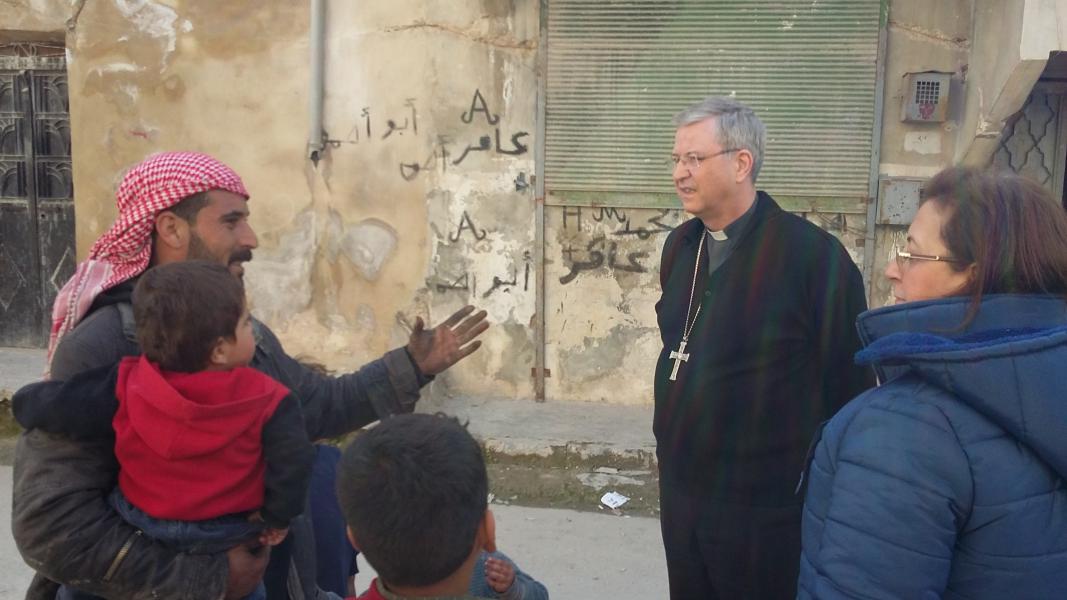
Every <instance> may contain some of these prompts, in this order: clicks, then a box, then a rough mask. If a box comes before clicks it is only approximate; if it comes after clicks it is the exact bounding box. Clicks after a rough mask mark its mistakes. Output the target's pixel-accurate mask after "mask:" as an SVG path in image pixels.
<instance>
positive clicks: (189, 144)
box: [0, 0, 538, 398]
mask: <svg viewBox="0 0 1067 600" xmlns="http://www.w3.org/2000/svg"><path fill="white" fill-rule="evenodd" d="M327 4H328V10H329V12H328V26H327V34H326V48H327V65H326V66H327V76H326V84H325V88H326V106H325V113H326V115H325V116H326V120H325V129H326V131H327V133H328V137H329V140H330V142H329V147H328V150H327V152H326V153H325V155H324V159H323V160H322V161H321V162H320V163H319V164H318V165H317V166H315V165H312V163H311V162H310V161H308V160H307V159H306V158H305V147H306V143H307V139H306V131H307V106H308V91H307V88H308V74H309V72H310V69H309V66H308V61H309V41H308V31H309V15H308V7H307V5H306V3H296V4H293V3H282V2H258V1H252V0H238V1H233V2H224V3H218V2H212V1H209V0H184V1H178V0H173V1H163V0H157V1H153V0H99V1H90V2H87V3H85V5H84V10H82V11H81V13H80V14H79V15H78V17H77V20H76V22H75V23H73V26H72V27H71V28H70V31H69V32H68V33H67V36H66V39H67V47H68V52H67V56H68V72H69V89H70V97H71V123H72V131H73V146H74V152H73V155H74V156H73V163H74V179H75V185H76V216H77V247H78V251H79V255H80V256H84V255H85V254H86V253H87V251H88V249H89V246H90V245H91V244H92V242H93V241H94V240H95V239H96V237H97V236H98V235H99V234H100V233H101V232H102V231H103V230H104V229H105V228H106V227H107V226H108V225H109V224H110V223H111V222H112V220H113V218H114V216H115V209H114V200H113V193H114V189H115V186H116V184H117V182H118V181H119V179H120V178H121V174H122V173H123V172H124V171H125V170H126V169H127V168H128V167H130V166H131V165H133V164H135V163H137V162H139V161H140V160H142V159H143V158H144V157H145V156H147V155H148V154H150V153H152V152H156V151H160V150H169V149H191V150H200V151H205V152H208V153H211V154H213V155H216V156H218V157H219V158H221V159H222V160H224V161H225V162H227V163H229V164H231V165H232V166H233V167H235V168H236V170H237V171H238V172H239V173H241V174H242V176H243V177H244V179H245V182H246V184H247V187H248V189H249V191H250V193H251V195H252V200H251V203H250V208H251V210H252V224H253V226H254V227H255V229H256V231H257V232H258V233H259V236H260V248H259V249H258V250H257V251H256V252H255V260H254V261H253V262H252V263H251V264H250V265H249V268H248V272H247V277H246V281H247V284H248V289H249V294H250V297H251V298H252V303H253V305H254V311H255V312H256V314H257V315H259V316H260V317H261V318H263V319H264V320H265V321H267V322H268V323H269V324H270V325H271V326H272V327H273V328H274V329H275V331H276V332H277V333H278V334H279V335H280V336H281V338H282V340H283V342H284V343H285V345H286V347H287V349H288V350H289V351H290V352H291V353H293V354H295V355H307V356H309V357H310V358H314V359H316V360H318V361H321V362H323V363H325V364H326V365H327V366H329V367H332V368H335V369H345V370H347V369H351V368H353V367H355V366H357V365H359V364H362V363H363V362H365V361H366V360H369V359H372V358H375V357H376V356H378V355H380V354H381V353H382V352H383V351H385V350H387V349H389V348H390V347H395V346H398V345H401V344H403V343H404V342H405V341H406V338H407V332H408V329H409V327H410V325H411V323H413V322H414V319H415V317H416V316H417V315H421V316H423V317H424V318H426V319H427V320H430V321H432V322H439V321H440V320H442V319H443V318H444V317H445V316H447V315H448V314H450V313H451V312H452V311H453V310H455V309H457V308H459V307H461V306H463V305H464V304H467V303H473V304H477V305H479V306H481V307H484V308H486V309H487V310H488V311H489V316H490V319H491V321H492V322H493V324H494V327H493V328H492V329H491V330H490V332H488V333H487V334H486V335H485V336H483V339H484V348H483V350H481V351H480V352H478V353H477V354H476V355H474V356H473V357H471V358H470V359H468V360H467V361H465V362H464V364H463V365H461V366H460V367H459V368H457V369H454V370H452V371H451V372H449V373H448V374H446V375H445V376H442V377H440V378H438V380H437V382H436V383H435V384H434V385H433V389H434V390H435V391H437V392H442V391H443V392H450V391H455V392H462V393H468V394H476V395H499V396H513V397H527V398H528V397H532V380H531V377H530V367H531V366H532V363H533V341H532V334H531V331H532V330H531V329H530V327H529V323H530V320H531V318H532V315H533V306H534V291H533V277H534V272H533V270H532V269H533V268H534V265H533V263H532V256H533V251H532V250H533V248H532V245H533V231H534V222H533V199H532V187H530V186H529V185H525V184H528V183H529V182H530V181H531V178H532V176H533V174H534V164H533V152H532V149H533V134H532V132H533V131H534V123H535V105H534V103H535V99H536V81H537V80H536V72H535V63H536V38H537V34H538V13H537V2H536V1H534V0H516V1H510V0H485V1H483V2H471V3H459V4H456V3H448V4H447V5H446V4H445V3H427V2H421V1H415V0H400V1H395V2H390V3H382V2H376V3H349V2H328V3H327ZM46 5H47V6H46ZM5 6H6V5H5ZM18 7H19V10H18V12H17V14H14V15H13V16H12V15H9V14H7V13H5V14H4V16H3V17H2V18H0V29H2V30H20V31H21V30H27V31H31V32H51V33H49V34H47V35H49V36H52V37H54V36H55V35H59V39H62V35H63V32H64V29H65V28H66V20H67V19H68V18H70V17H71V16H72V15H73V13H74V8H73V7H72V3H71V2H53V3H47V2H41V1H35V2H29V3H22V4H20V5H18ZM5 10H6V9H5ZM41 35H46V34H41ZM31 37H33V36H31ZM516 182H518V185H517V184H516Z"/></svg>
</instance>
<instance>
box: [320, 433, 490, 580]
mask: <svg viewBox="0 0 1067 600" xmlns="http://www.w3.org/2000/svg"><path fill="white" fill-rule="evenodd" d="M488 492H489V480H488V476H487V475H486V472H485V461H484V459H483V458H482V451H481V448H480V447H479V446H478V442H476V441H474V438H472V437H471V435H470V433H468V432H467V430H466V429H465V428H464V427H463V426H462V425H460V424H459V423H458V422H457V421H456V420H455V419H454V418H451V417H447V416H445V415H425V414H415V415H399V416H395V417H389V418H387V419H385V420H383V421H382V422H381V423H380V424H379V425H378V426H376V427H374V428H372V429H370V430H369V431H367V432H365V433H362V434H360V435H359V437H357V438H356V439H355V441H353V442H352V443H351V444H350V445H349V446H348V447H347V448H345V451H344V455H343V456H342V457H341V462H340V464H339V466H338V473H337V495H338V498H339V499H340V502H341V510H342V512H344V516H345V520H346V521H347V522H348V526H349V527H350V528H351V529H352V531H353V533H354V534H355V537H356V541H357V542H358V544H359V549H360V551H362V552H363V553H364V555H365V556H366V557H367V562H369V563H370V564H371V566H373V567H374V569H375V570H376V571H377V572H378V575H379V576H380V577H381V578H382V581H384V582H385V583H386V584H389V585H402V586H426V585H430V584H433V583H437V582H439V581H441V580H443V579H445V578H446V577H448V576H450V575H452V574H453V573H455V572H456V571H457V570H458V569H459V568H460V566H461V565H462V564H463V561H465V560H467V558H468V557H469V556H470V555H471V553H472V551H473V550H474V541H475V536H476V535H477V531H478V526H479V525H480V524H481V523H482V520H483V519H484V518H485V511H486V508H487V505H488V500H487V496H488Z"/></svg>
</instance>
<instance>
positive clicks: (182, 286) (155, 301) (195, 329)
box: [133, 260, 245, 373]
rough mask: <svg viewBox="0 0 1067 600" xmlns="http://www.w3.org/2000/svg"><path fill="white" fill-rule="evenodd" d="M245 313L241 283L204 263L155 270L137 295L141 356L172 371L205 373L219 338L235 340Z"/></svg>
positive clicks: (137, 289)
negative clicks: (143, 355)
mask: <svg viewBox="0 0 1067 600" xmlns="http://www.w3.org/2000/svg"><path fill="white" fill-rule="evenodd" d="M244 309H245V292H244V288H243V287H242V286H241V281H240V280H239V279H237V277H235V276H234V275H233V273H230V271H229V269H227V268H226V267H224V266H222V265H220V264H217V263H213V262H207V261H203V260H189V261H183V262H177V263H169V264H165V265H160V266H158V267H153V268H151V269H149V270H147V271H145V273H144V275H141V278H140V280H139V281H138V282H137V287H135V288H134V290H133V320H134V323H135V325H136V329H137V341H138V343H140V344H141V351H142V352H144V354H145V356H147V357H148V360H150V361H152V362H154V363H157V364H159V366H160V368H161V369H164V370H166V371H178V372H182V373H193V372H196V371H200V370H203V369H204V367H206V366H207V364H208V362H209V361H210V359H211V351H212V349H214V347H215V343H216V342H218V340H219V338H225V339H228V340H232V339H233V338H234V333H235V332H236V331H237V323H238V321H240V319H241V314H242V313H243V312H244Z"/></svg>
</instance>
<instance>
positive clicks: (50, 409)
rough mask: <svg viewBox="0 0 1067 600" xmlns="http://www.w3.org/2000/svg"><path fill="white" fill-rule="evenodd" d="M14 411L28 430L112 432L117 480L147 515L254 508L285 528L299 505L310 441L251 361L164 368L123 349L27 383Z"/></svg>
mask: <svg viewBox="0 0 1067 600" xmlns="http://www.w3.org/2000/svg"><path fill="white" fill-rule="evenodd" d="M12 409H13V410H14V413H15V418H16V419H17V420H18V422H19V424H20V425H22V426H23V427H25V428H27V429H33V428H37V429H41V430H44V431H47V432H49V433H58V434H63V435H68V436H71V437H74V438H79V439H84V438H93V437H105V438H110V437H112V436H114V437H115V440H116V441H115V454H116V456H117V457H118V459H119V461H120V463H121V464H122V471H120V473H119V487H121V488H122V492H123V494H124V495H125V496H126V498H127V499H128V500H130V502H132V503H133V504H134V506H137V507H138V508H139V509H141V510H142V511H144V512H146V513H147V514H149V515H150V516H152V517H154V518H157V519H169V520H179V521H201V520H205V519H213V518H216V517H220V516H223V515H230V514H237V513H247V512H250V511H255V510H261V513H262V516H263V519H264V521H265V522H266V524H267V525H268V526H271V527H277V528H283V527H288V525H289V521H290V520H291V519H292V518H293V517H295V516H296V515H298V514H300V512H301V511H302V510H303V506H304V497H305V495H306V494H307V484H308V477H309V474H310V472H311V462H312V460H313V459H314V455H315V449H314V447H313V446H312V445H311V442H310V441H308V438H307V433H306V432H305V431H304V419H303V416H302V415H301V414H300V407H299V404H298V403H297V401H296V399H295V398H293V397H292V396H290V395H289V390H288V389H287V388H286V387H285V386H283V385H281V384H280V383H278V382H277V381H274V380H273V379H271V378H270V377H267V376H266V375H264V374H262V373H260V372H259V371H256V370H255V369H250V368H248V367H239V368H236V369H233V370H229V371H201V372H198V373H172V372H166V371H160V370H159V369H158V368H157V367H156V366H155V365H153V364H152V363H151V362H149V361H148V360H147V359H146V358H144V357H143V356H142V357H140V358H135V357H127V358H125V359H123V360H122V361H121V362H120V363H119V364H118V365H115V366H113V367H103V368H99V369H92V370H90V371H86V372H84V373H79V374H78V375H76V376H74V377H73V378H71V379H70V380H68V381H66V382H56V381H48V382H42V383H37V384H33V385H30V386H27V387H25V388H23V389H22V390H20V391H19V392H18V393H17V394H15V397H14V398H13V399H12ZM177 489H180V493H175V491H176V490H177Z"/></svg>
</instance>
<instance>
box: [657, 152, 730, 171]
mask: <svg viewBox="0 0 1067 600" xmlns="http://www.w3.org/2000/svg"><path fill="white" fill-rule="evenodd" d="M738 150H740V148H727V149H726V150H720V151H718V152H716V153H714V154H708V155H706V156H701V155H699V154H697V153H695V152H689V153H687V154H683V155H682V156H678V155H677V154H672V155H671V157H670V158H669V159H668V160H667V166H668V167H670V169H671V171H674V169H676V168H678V163H682V166H683V167H685V168H686V169H689V171H690V172H692V171H696V170H697V169H698V168H699V167H700V163H702V162H704V161H705V160H708V159H711V158H715V157H716V156H722V155H723V154H729V153H731V152H737V151H738Z"/></svg>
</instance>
